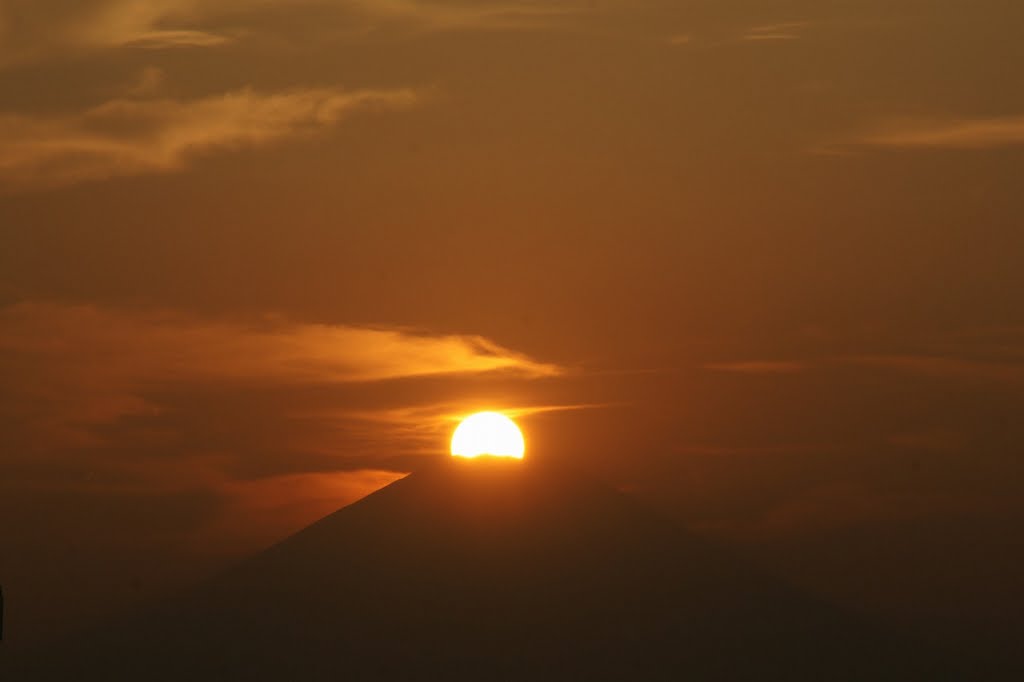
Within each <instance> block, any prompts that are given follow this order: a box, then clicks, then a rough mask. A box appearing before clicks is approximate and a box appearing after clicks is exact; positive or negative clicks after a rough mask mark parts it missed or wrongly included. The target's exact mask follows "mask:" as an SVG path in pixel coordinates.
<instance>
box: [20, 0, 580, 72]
mask: <svg viewBox="0 0 1024 682" xmlns="http://www.w3.org/2000/svg"><path fill="white" fill-rule="evenodd" d="M7 1H8V2H10V3H12V4H13V5H14V6H15V7H16V9H17V11H16V12H13V13H9V14H10V15H11V16H7V15H6V14H5V13H4V7H0V36H4V37H7V38H9V39H8V40H6V41H3V42H0V64H4V63H11V62H18V61H25V60H32V59H38V58H40V57H45V56H47V55H50V54H53V53H61V52H67V51H83V50H85V51H88V50H103V49H115V48H148V49H174V48H211V47H218V46H223V45H227V44H230V43H232V42H234V41H235V39H236V37H237V36H239V35H246V34H249V33H253V32H260V31H263V32H265V31H273V30H275V29H276V28H277V26H278V25H277V24H276V23H274V22H271V21H268V20H266V17H267V16H270V14H271V13H272V12H275V11H280V10H281V9H282V8H285V9H289V10H295V9H297V8H298V9H302V10H305V11H309V12H313V13H315V14H316V15H318V16H329V17H331V18H332V19H333V20H334V22H333V23H335V24H337V25H338V26H339V27H344V30H343V31H341V32H342V33H345V32H354V33H364V32H366V31H371V30H378V29H387V28H400V29H407V30H415V31H451V30H473V29H502V28H507V29H515V28H531V27H540V26H545V25H547V24H548V23H550V22H551V21H553V20H555V19H557V18H558V17H561V16H565V15H567V14H573V13H577V12H579V11H582V10H583V9H584V8H585V4H584V3H583V2H578V1H576V0H564V1H563V2H559V3H555V4H552V3H536V2H529V1H527V0H507V1H506V2H499V3H491V2H488V3H480V2H428V1H424V0H79V1H78V2H75V3H73V4H72V3H66V2H63V0H7ZM5 34H6V35H5Z"/></svg>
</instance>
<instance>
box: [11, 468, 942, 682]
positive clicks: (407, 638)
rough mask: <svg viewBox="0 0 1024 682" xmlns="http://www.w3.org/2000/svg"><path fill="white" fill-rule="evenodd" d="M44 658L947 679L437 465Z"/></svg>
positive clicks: (859, 637) (769, 595)
mask: <svg viewBox="0 0 1024 682" xmlns="http://www.w3.org/2000/svg"><path fill="white" fill-rule="evenodd" d="M45 659H46V660H45V662H37V663H36V664H35V665H34V666H31V667H26V668H24V669H22V670H21V671H19V673H18V674H19V676H21V677H23V678H24V679H32V680H57V679H76V680H104V681H110V680H140V679H145V680H341V679H349V680H412V679H423V680H428V679H429V680H434V679H438V680H441V679H443V680H475V681H476V680H539V679H551V680H587V679H595V680H596V679H609V680H611V679H615V680H628V679H635V680H661V679H664V680H808V681H811V680H814V681H821V680H829V681H831V682H844V681H850V682H853V681H858V682H861V681H866V680H870V681H872V682H880V681H884V680H892V681H893V682H896V681H899V682H908V681H911V680H929V681H931V680H938V679H944V675H949V674H950V673H949V671H946V670H943V669H942V668H941V667H940V666H934V667H933V668H932V669H929V666H927V665H923V664H922V660H924V659H923V657H921V656H918V655H916V654H913V655H912V654H911V653H910V652H908V651H907V650H905V649H903V648H902V647H899V646H897V645H896V644H895V643H894V642H893V641H892V640H890V639H888V638H886V637H884V636H883V635H882V634H880V633H878V632H876V631H874V630H872V629H871V628H870V627H868V626H867V625H865V624H863V623H861V622H859V621H858V620H857V619H856V618H854V617H852V616H850V615H849V614H846V613H843V612H841V611H840V610H838V609H836V608H833V607H831V606H829V605H827V604H824V603H821V602H819V601H817V600H815V599H814V598H812V597H809V596H807V595H805V594H802V593H800V592H799V591H797V590H795V589H793V588H791V587H789V586H787V585H785V584H784V583H782V582H780V581H777V580H775V579H773V578H772V577H770V576H766V575H763V574H761V573H759V572H758V571H756V570H753V569H752V568H750V567H748V566H746V565H744V564H743V563H742V562H740V561H738V560H736V559H735V558H733V557H731V556H730V555H728V554H727V553H724V552H720V551H718V550H717V549H715V548H714V547H712V546H710V545H709V544H708V543H706V542H705V541H703V540H701V539H699V538H696V537H694V536H693V535H691V534H689V533H687V532H686V531H685V530H683V529H681V528H679V527H677V526H675V525H673V524H672V523H670V522H669V521H667V520H665V519H663V518H661V517H660V516H658V515H657V514H655V513H654V512H652V511H650V510H648V509H645V508H644V507H643V506H641V505H640V504H638V503H637V502H635V501H634V500H632V499H631V498H630V497H628V496H626V495H623V494H620V493H618V492H616V491H613V490H610V489H607V488H605V487H603V486H601V485H599V484H597V483H593V482H590V481H587V480H583V479H581V478H579V477H577V476H574V475H573V474H571V473H568V472H565V471H561V470H557V469H554V468H550V467H545V466H541V465H537V464H534V463H531V462H528V461H527V462H502V461H465V462H460V461H452V462H449V463H448V464H445V465H443V466H437V467H435V468H432V469H427V470H423V471H419V472H416V473H414V474H411V475H410V476H408V477H406V478H404V479H402V480H400V481H397V482H396V483H393V484H392V485H389V486H387V487H386V488H384V489H382V490H380V491H378V492H377V493H375V494H373V495H370V496H369V497H367V498H365V499H363V500H361V501H359V502H357V503H355V504H353V505H350V506H348V507H346V508H344V509H341V510H339V511H337V512H335V513H334V514H331V515H330V516H327V517H326V518H324V519H322V520H320V521H318V522H317V523H314V524H313V525H311V526H309V527H308V528H306V529H304V530H302V531H301V532H299V533H297V534H296V535H294V536H292V537H290V538H288V539H286V540H284V541H283V542H281V543H279V544H277V545H275V546H273V547H271V548H270V549H268V550H266V551H265V552H263V553H261V554H259V555H257V556H255V557H253V558H251V559H249V560H247V561H245V562H243V563H241V564H240V565H238V566H236V567H235V568H234V569H232V570H230V571H228V572H227V573H225V574H223V575H221V576H220V577H219V578H217V579H216V580H214V581H211V582H209V583H207V584H205V585H202V586H201V587H199V588H197V589H195V590H193V591H191V592H190V593H188V594H186V595H184V596H182V597H180V598H178V599H176V600H174V601H172V602H168V603H166V604H164V605H162V606H161V607H159V608H156V609H153V610H151V611H148V612H146V613H143V614H141V615H139V616H137V617H135V618H134V619H132V620H130V622H124V623H121V624H120V625H118V626H116V627H110V628H107V629H105V630H103V631H101V632H96V633H93V634H91V635H88V636H83V637H81V638H77V639H76V640H75V641H74V642H72V643H71V645H70V646H68V647H65V648H63V649H62V650H61V651H60V652H59V655H58V654H56V653H55V654H53V655H47V656H46V657H45ZM12 679H16V678H12Z"/></svg>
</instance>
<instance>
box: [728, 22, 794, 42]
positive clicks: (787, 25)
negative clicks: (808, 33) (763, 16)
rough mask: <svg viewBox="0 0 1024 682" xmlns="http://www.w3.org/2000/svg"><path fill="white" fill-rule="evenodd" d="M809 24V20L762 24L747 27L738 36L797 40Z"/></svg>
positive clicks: (750, 38) (756, 38)
mask: <svg viewBox="0 0 1024 682" xmlns="http://www.w3.org/2000/svg"><path fill="white" fill-rule="evenodd" d="M810 25H811V22H809V21H785V22H779V23H775V24H764V25H762V26H754V27H752V28H749V29H747V31H746V33H744V34H743V36H742V37H741V38H740V39H741V40H744V41H785V40H798V39H799V38H800V37H801V34H802V31H803V30H804V29H806V28H807V27H808V26H810Z"/></svg>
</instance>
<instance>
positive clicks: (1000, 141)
mask: <svg viewBox="0 0 1024 682" xmlns="http://www.w3.org/2000/svg"><path fill="white" fill-rule="evenodd" d="M853 144H854V145H855V146H866V147H889V148H896V149H927V148H933V149H991V148H996V147H1010V146H1017V145H1024V116H1021V115H1014V116H997V117H984V118H959V119H947V120H941V121H919V122H908V123H899V124H890V125H886V126H883V127H880V128H879V129H877V130H875V131H873V132H869V133H867V134H865V135H862V136H861V137H859V138H858V139H856V140H854V141H853Z"/></svg>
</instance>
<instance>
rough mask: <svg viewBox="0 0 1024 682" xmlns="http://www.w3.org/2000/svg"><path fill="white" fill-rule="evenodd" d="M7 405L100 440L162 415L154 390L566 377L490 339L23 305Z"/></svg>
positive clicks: (61, 436)
mask: <svg viewBox="0 0 1024 682" xmlns="http://www.w3.org/2000/svg"><path fill="white" fill-rule="evenodd" d="M0 371H2V372H3V373H4V375H5V376H8V377H10V379H9V380H8V381H7V382H5V385H4V386H3V387H0V410H7V412H9V413H10V414H16V415H20V416H18V418H17V419H16V422H17V423H18V424H21V426H22V427H24V428H26V429H28V430H29V431H31V435H30V439H29V440H30V441H31V442H33V443H35V444H37V445H40V446H46V445H47V444H50V443H52V442H53V441H58V442H60V443H61V444H62V445H65V446H89V445H95V440H94V438H93V436H94V434H95V427H97V426H102V425H105V424H112V423H115V422H117V421H119V420H121V419H122V418H124V417H130V416H139V417H147V418H155V417H159V416H160V415H161V413H162V410H163V405H162V403H161V402H160V401H159V399H154V398H153V397H152V394H153V391H154V388H155V387H174V386H177V387H180V388H181V389H182V390H188V389H190V388H191V389H196V388H197V387H198V389H199V390H201V389H202V388H203V387H206V388H210V387H225V388H226V387H230V386H244V387H251V388H260V387H263V388H271V389H272V388H282V389H286V388H288V389H298V388H302V387H329V386H332V385H340V384H352V383H367V382H379V381H389V380H395V379H406V378H409V379H411V378H420V377H442V376H448V377H453V378H455V377H460V376H472V375H485V374H492V373H504V374H510V375H512V376H514V377H517V378H523V379H534V378H544V377H554V376H559V375H560V374H562V369H561V368H560V367H558V366H556V365H553V364H548V363H543V362H538V361H536V360H533V359H532V358H529V357H527V356H526V355H524V354H521V353H518V352H516V351H513V350H511V349H508V348H505V347H503V346H500V345H498V344H496V343H495V342H493V341H491V340H490V339H486V338H484V337H480V336H472V335H450V334H449V335H444V334H430V333H424V332H413V331H408V330H402V329H388V328H374V327H365V326H354V325H345V324H314V323H305V322H293V321H289V320H284V319H278V318H270V319H258V320H249V321H223V320H213V319H207V318H203V317H197V316H194V315H189V314H186V313H181V312H159V311H145V312H138V311H124V310H117V309H110V308H103V307H98V306H89V305H78V306H75V305H62V304H56V303H21V304H16V305H12V306H8V307H6V308H0Z"/></svg>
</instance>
